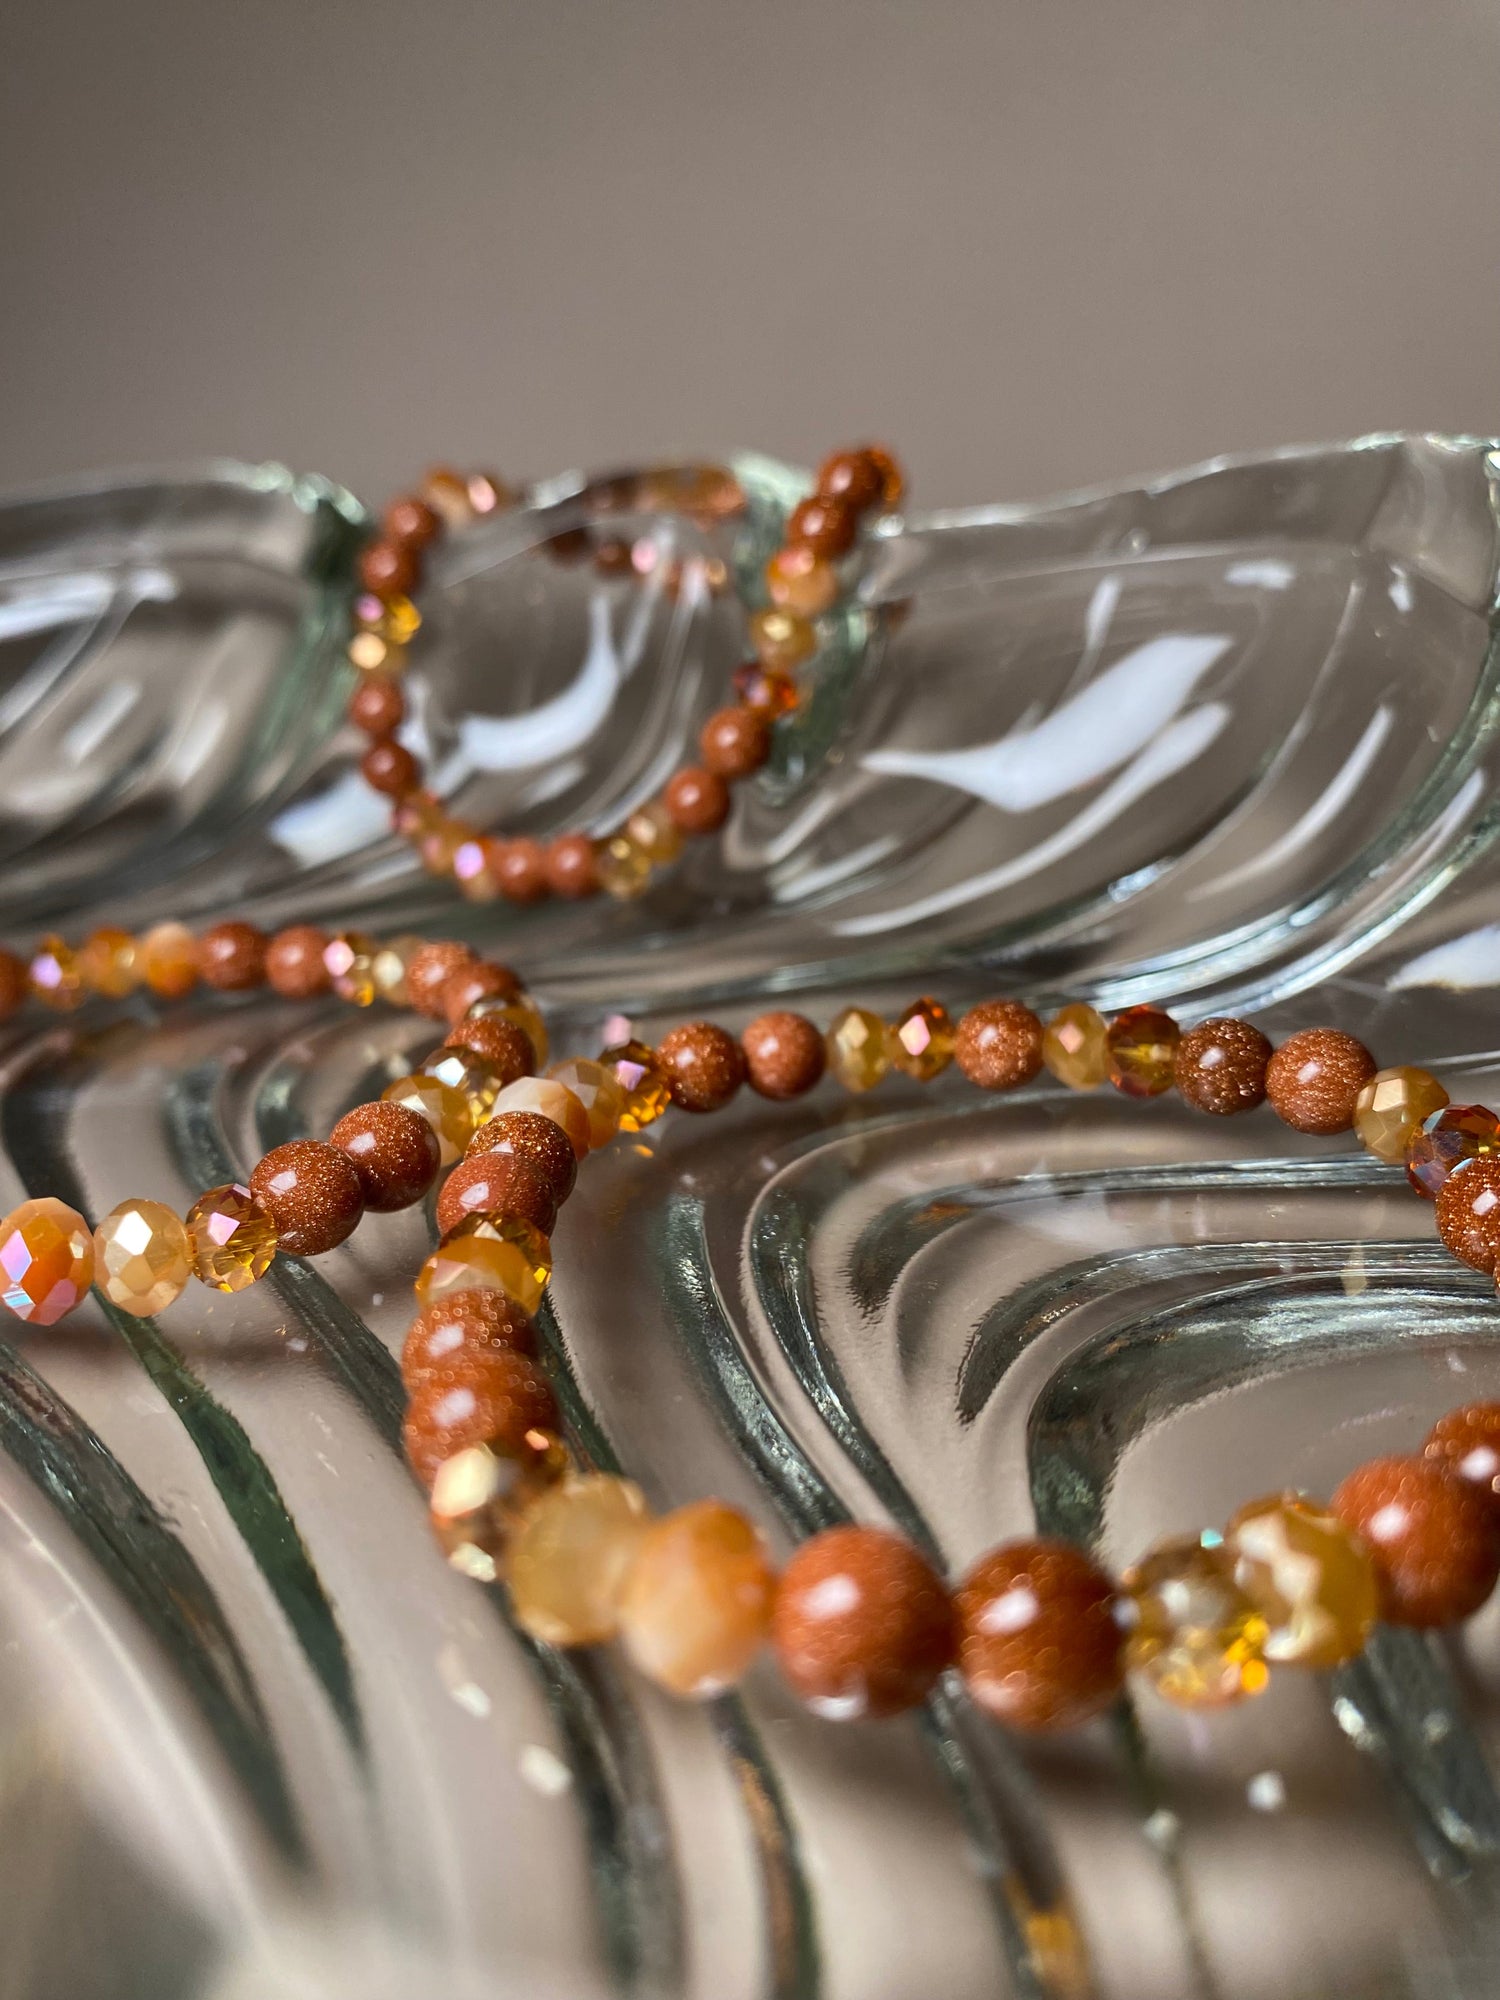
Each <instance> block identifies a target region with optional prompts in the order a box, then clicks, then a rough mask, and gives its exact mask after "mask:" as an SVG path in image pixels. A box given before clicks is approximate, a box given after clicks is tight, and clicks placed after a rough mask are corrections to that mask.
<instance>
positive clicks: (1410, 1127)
mask: <svg viewBox="0 0 1500 2000" xmlns="http://www.w3.org/2000/svg"><path fill="white" fill-rule="evenodd" d="M1447 1106H1448V1093H1447V1091H1446V1090H1444V1088H1443V1086H1442V1085H1441V1084H1440V1083H1439V1082H1438V1080H1437V1078H1436V1077H1435V1076H1430V1075H1429V1074H1428V1073H1427V1071H1426V1070H1425V1069H1382V1070H1377V1072H1376V1073H1375V1075H1374V1076H1372V1077H1371V1078H1370V1081H1369V1082H1368V1083H1367V1084H1366V1085H1365V1087H1364V1089H1363V1090H1362V1091H1361V1092H1360V1093H1359V1096H1358V1097H1357V1098H1356V1099H1355V1102H1354V1132H1355V1137H1356V1138H1357V1139H1358V1140H1359V1142H1360V1144H1361V1145H1362V1146H1363V1147H1364V1149H1365V1151H1366V1152H1367V1153H1373V1154H1374V1155H1375V1157H1376V1159H1377V1160H1389V1161H1390V1162H1391V1163H1392V1164H1393V1165H1396V1166H1400V1165H1404V1164H1405V1162H1406V1160H1407V1158H1408V1156H1409V1155H1410V1153H1411V1149H1412V1146H1413V1145H1414V1144H1415V1142H1416V1139H1417V1135H1418V1134H1419V1133H1420V1131H1421V1130H1422V1127H1423V1125H1424V1124H1425V1123H1426V1122H1427V1120H1428V1119H1429V1118H1431V1117H1432V1115H1433V1113H1434V1112H1437V1111H1444V1110H1446V1109H1447Z"/></svg>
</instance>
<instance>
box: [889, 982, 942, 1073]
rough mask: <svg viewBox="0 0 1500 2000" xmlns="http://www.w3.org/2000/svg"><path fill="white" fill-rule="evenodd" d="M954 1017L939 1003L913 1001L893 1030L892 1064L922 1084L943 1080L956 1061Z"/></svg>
mask: <svg viewBox="0 0 1500 2000" xmlns="http://www.w3.org/2000/svg"><path fill="white" fill-rule="evenodd" d="M953 1040H954V1029H953V1017H952V1016H951V1015H950V1014H949V1012H948V1009H947V1008H946V1007H945V1006H944V1005H943V1004H942V1002H941V1001H940V1000H929V999H922V1000H913V1002H912V1003H911V1005H910V1006H909V1007H908V1008H907V1009H906V1012H905V1013H904V1014H903V1015H902V1016H901V1018H900V1020H899V1021H897V1022H896V1023H895V1025H894V1026H893V1027H892V1029H891V1035H890V1042H889V1050H890V1058H891V1061H892V1062H893V1063H894V1064H895V1066H896V1068H897V1069H899V1070H904V1071H905V1072H906V1074H907V1075H908V1076H914V1077H915V1078H916V1079H917V1081H918V1082H919V1083H928V1082H930V1081H931V1080H932V1078H933V1077H935V1076H940V1075H941V1074H942V1072H943V1071H944V1070H945V1069H946V1068H947V1067H948V1065H949V1063H951V1062H952V1060H953Z"/></svg>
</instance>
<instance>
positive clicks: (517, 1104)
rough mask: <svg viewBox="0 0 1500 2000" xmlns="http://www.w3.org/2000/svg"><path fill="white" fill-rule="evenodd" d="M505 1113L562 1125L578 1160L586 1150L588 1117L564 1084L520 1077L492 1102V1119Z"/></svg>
mask: <svg viewBox="0 0 1500 2000" xmlns="http://www.w3.org/2000/svg"><path fill="white" fill-rule="evenodd" d="M504 1111H536V1112H540V1114H541V1115H542V1117H543V1118H550V1119H551V1120H552V1122H553V1124H554V1125H561V1127H562V1129H563V1130H564V1132H566V1133H567V1135H568V1139H569V1141H570V1142H571V1144H572V1147H573V1151H574V1153H575V1155H576V1156H577V1157H578V1158H579V1159H580V1160H581V1159H582V1158H583V1157H584V1155H585V1154H586V1153H587V1152H588V1150H589V1144H590V1140H589V1129H590V1128H589V1114H588V1112H587V1111H586V1110H585V1109H584V1107H583V1105H582V1104H581V1103H580V1102H579V1100H578V1099H577V1098H576V1097H575V1096H574V1095H573V1093H572V1091H571V1090H569V1089H568V1088H567V1086H566V1085H565V1084H561V1083H558V1082H557V1081H556V1080H555V1079H554V1078H552V1077H550V1076H521V1077H517V1078H516V1081H515V1082H514V1083H508V1084H507V1085H506V1086H505V1088H504V1090H502V1091H501V1093H500V1095H499V1096H498V1097H497V1098H496V1099H495V1104H494V1109H493V1111H492V1113H491V1116H492V1117H495V1118H498V1117H499V1116H500V1114H501V1113H502V1112H504Z"/></svg>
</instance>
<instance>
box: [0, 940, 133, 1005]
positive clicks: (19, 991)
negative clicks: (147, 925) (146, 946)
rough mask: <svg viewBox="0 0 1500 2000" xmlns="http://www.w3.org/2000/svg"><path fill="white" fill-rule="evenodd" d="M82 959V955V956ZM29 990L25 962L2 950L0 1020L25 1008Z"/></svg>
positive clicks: (11, 952) (85, 949)
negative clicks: (20, 1008) (22, 1007)
mask: <svg viewBox="0 0 1500 2000" xmlns="http://www.w3.org/2000/svg"><path fill="white" fill-rule="evenodd" d="M95 935H96V936H97V935H98V933H97V932H96V933H95ZM128 935H129V934H128V932H125V931H121V932H120V936H121V937H127V936H128ZM131 942H132V945H133V943H134V940H131ZM87 950H88V946H87V945H85V946H84V951H87ZM81 957H82V954H80V958H81ZM29 990H30V986H29V982H28V979H27V975H26V962H25V960H24V959H21V958H17V956H16V954H15V953H14V952H13V951H6V950H4V949H3V948H0V1019H5V1018H7V1017H8V1016H10V1015H11V1014H14V1013H15V1011H16V1009H17V1008H18V1007H21V1006H23V1005H24V1004H25V1001H26V995H27V993H28V991H29ZM97 990H98V991H100V992H102V991H103V990H104V989H103V988H102V987H100V988H98V989H97ZM127 991H128V988H127Z"/></svg>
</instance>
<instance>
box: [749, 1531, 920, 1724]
mask: <svg viewBox="0 0 1500 2000" xmlns="http://www.w3.org/2000/svg"><path fill="white" fill-rule="evenodd" d="M771 1639H772V1643H773V1644H774V1646H775V1648H776V1659H777V1664H778V1665H779V1666H780V1668H781V1671H782V1673H783V1674H784V1675H785V1677H786V1680H787V1683H788V1685H789V1686H790V1687H791V1689H792V1691H793V1692H794V1693H795V1694H796V1695H797V1696H798V1697H799V1698H800V1699H801V1700H802V1701H804V1702H805V1703H806V1704H807V1706H808V1707H809V1708H811V1709H812V1710H813V1712H814V1713H815V1714H817V1715H822V1716H826V1717H828V1718H829V1719H830V1720H832V1721H839V1722H845V1721H852V1720H854V1719H855V1718H856V1717H859V1716H874V1717H884V1716H890V1715H899V1714H900V1713H901V1712H902V1711H903V1710H904V1709H908V1708H915V1707H916V1706H917V1704H918V1703H919V1702H922V1701H925V1700H926V1699H927V1696H928V1695H929V1694H930V1693H931V1691H932V1687H933V1684H934V1682H935V1681H936V1680H937V1678H938V1676H939V1674H941V1673H942V1672H943V1670H944V1668H946V1667H948V1666H950V1665H951V1664H952V1661H953V1656H954V1650H955V1646H956V1643H957V1633H956V1628H955V1623H954V1615H953V1605H952V1602H951V1600H950V1598H949V1596H948V1591H947V1588H946V1586H945V1585H944V1583H943V1580H942V1578H941V1577H940V1576H938V1574H937V1572H936V1571H935V1570H934V1569H933V1568H932V1565H931V1564H930V1563H929V1562H928V1561H927V1560H926V1558H925V1557H924V1556H922V1555H921V1553H920V1552H919V1551H918V1550H916V1549H914V1548H913V1547H912V1545H911V1543H910V1542H909V1541H907V1540H906V1539H905V1537H904V1536H902V1535H893V1534H890V1533H888V1532H887V1531H886V1530H885V1529H883V1528H863V1527H842V1528H828V1529H825V1530H824V1532H823V1533H822V1534H819V1535H813V1536H811V1537H810V1538H809V1539H808V1540H807V1541H805V1542H803V1543H802V1544H801V1545H800V1547H799V1548H797V1549H796V1550H795V1551H794V1553H793V1555H792V1559H791V1561H790V1562H789V1563H788V1564H787V1566H786V1569H785V1571H784V1572H783V1573H782V1577H781V1581H780V1583H779V1584H778V1585H777V1590H776V1604H775V1608H774V1610H773V1612H772V1616H771Z"/></svg>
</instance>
